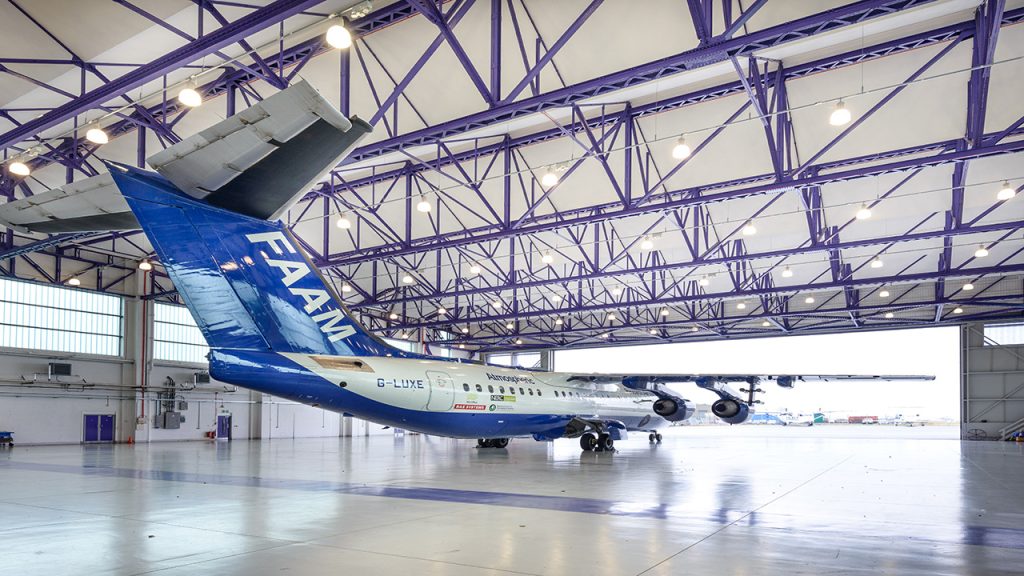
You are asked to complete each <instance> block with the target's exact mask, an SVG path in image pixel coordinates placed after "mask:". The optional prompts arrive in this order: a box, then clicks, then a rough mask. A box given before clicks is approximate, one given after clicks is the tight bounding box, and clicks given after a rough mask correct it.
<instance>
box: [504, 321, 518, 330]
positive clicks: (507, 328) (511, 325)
mask: <svg viewBox="0 0 1024 576" xmlns="http://www.w3.org/2000/svg"><path fill="white" fill-rule="evenodd" d="M515 327H516V325H515V324H513V323H511V322H509V323H507V324H505V329H506V330H511V329H513V328H515Z"/></svg>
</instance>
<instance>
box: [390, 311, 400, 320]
mask: <svg viewBox="0 0 1024 576" xmlns="http://www.w3.org/2000/svg"><path fill="white" fill-rule="evenodd" d="M388 318H390V319H392V320H398V312H392V313H391V314H388Z"/></svg>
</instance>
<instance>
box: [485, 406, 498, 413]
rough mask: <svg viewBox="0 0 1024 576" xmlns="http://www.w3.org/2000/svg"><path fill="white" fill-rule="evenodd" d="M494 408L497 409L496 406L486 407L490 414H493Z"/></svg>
mask: <svg viewBox="0 0 1024 576" xmlns="http://www.w3.org/2000/svg"><path fill="white" fill-rule="evenodd" d="M495 408H497V406H495V405H494V404H491V405H490V406H488V407H487V409H488V410H490V411H491V412H494V410H495Z"/></svg>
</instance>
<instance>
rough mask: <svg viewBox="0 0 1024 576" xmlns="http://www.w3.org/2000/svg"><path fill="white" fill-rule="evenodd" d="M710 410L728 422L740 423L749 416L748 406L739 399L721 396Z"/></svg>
mask: <svg viewBox="0 0 1024 576" xmlns="http://www.w3.org/2000/svg"><path fill="white" fill-rule="evenodd" d="M655 411H657V408H655ZM711 412H712V413H713V414H714V415H715V416H718V417H719V418H721V419H722V420H723V421H725V422H728V423H729V424H741V423H743V422H746V420H747V418H749V417H750V406H748V405H746V404H744V403H743V402H740V401H739V400H734V399H732V398H722V399H720V400H716V401H715V403H714V404H712V405H711Z"/></svg>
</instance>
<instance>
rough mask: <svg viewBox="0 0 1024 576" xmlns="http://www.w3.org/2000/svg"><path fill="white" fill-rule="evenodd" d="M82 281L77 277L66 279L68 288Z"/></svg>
mask: <svg viewBox="0 0 1024 576" xmlns="http://www.w3.org/2000/svg"><path fill="white" fill-rule="evenodd" d="M81 283H82V281H81V280H79V279H78V276H72V277H71V278H68V286H78V285H79V284H81Z"/></svg>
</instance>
